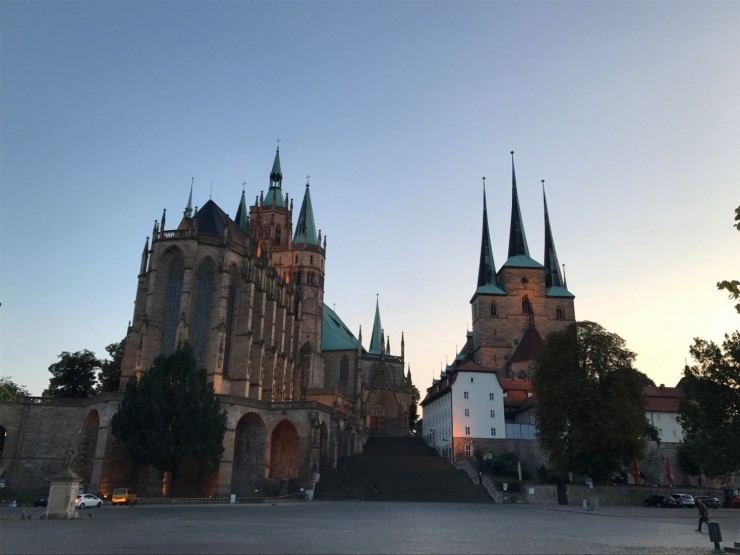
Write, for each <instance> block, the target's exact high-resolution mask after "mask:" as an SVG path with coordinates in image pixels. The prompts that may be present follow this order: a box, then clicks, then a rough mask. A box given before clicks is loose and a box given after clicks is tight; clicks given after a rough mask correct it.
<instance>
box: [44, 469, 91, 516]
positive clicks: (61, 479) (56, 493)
mask: <svg viewBox="0 0 740 555" xmlns="http://www.w3.org/2000/svg"><path fill="white" fill-rule="evenodd" d="M81 481H82V479H81V478H80V477H79V476H77V474H75V473H74V472H72V471H71V470H70V469H68V468H67V469H65V470H62V471H61V472H60V473H59V474H56V475H55V476H54V477H52V479H51V488H50V489H49V502H48V505H47V507H46V518H48V519H49V520H61V519H67V518H74V517H75V499H76V498H77V490H78V489H79V487H80V482H81Z"/></svg>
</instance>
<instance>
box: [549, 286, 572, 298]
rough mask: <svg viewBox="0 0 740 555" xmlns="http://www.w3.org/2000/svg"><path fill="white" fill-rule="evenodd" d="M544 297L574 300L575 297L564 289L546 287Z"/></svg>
mask: <svg viewBox="0 0 740 555" xmlns="http://www.w3.org/2000/svg"><path fill="white" fill-rule="evenodd" d="M545 295H547V296H548V297H568V298H569V299H575V298H576V296H575V295H574V294H573V293H571V292H570V291H568V290H567V289H566V288H565V287H548V288H547V289H546V290H545Z"/></svg>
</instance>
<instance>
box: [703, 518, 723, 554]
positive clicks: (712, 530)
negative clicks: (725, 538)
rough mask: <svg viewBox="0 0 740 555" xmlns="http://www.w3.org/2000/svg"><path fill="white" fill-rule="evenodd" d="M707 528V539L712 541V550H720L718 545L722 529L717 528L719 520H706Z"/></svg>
mask: <svg viewBox="0 0 740 555" xmlns="http://www.w3.org/2000/svg"><path fill="white" fill-rule="evenodd" d="M707 528H709V541H710V542H714V550H715V551H722V548H721V547H720V546H719V542H721V541H722V531H721V530H720V529H719V522H717V521H716V520H713V521H711V522H707Z"/></svg>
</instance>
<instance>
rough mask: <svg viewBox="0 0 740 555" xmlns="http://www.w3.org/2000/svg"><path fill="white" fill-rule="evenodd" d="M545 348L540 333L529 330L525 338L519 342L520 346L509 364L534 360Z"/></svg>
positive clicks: (525, 333)
mask: <svg viewBox="0 0 740 555" xmlns="http://www.w3.org/2000/svg"><path fill="white" fill-rule="evenodd" d="M544 347H545V342H544V341H543V340H542V337H540V334H539V332H538V331H537V330H536V329H535V328H529V329H528V330H527V331H526V332H524V337H522V339H521V341H519V345H517V347H516V351H514V354H513V355H511V358H510V359H509V362H521V361H524V360H534V359H536V358H537V357H538V356H539V355H540V353H541V352H542V349H543V348H544Z"/></svg>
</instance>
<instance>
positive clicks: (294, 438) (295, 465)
mask: <svg viewBox="0 0 740 555" xmlns="http://www.w3.org/2000/svg"><path fill="white" fill-rule="evenodd" d="M299 446H300V441H299V438H298V430H296V428H295V426H294V425H293V424H292V423H291V422H290V421H289V420H285V419H283V420H281V421H280V422H279V423H278V425H277V426H275V428H274V429H273V430H272V433H271V434H270V456H269V460H268V477H269V478H271V479H273V480H280V481H281V482H284V481H291V480H297V478H298V471H299V464H300V463H299V461H300V453H299Z"/></svg>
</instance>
